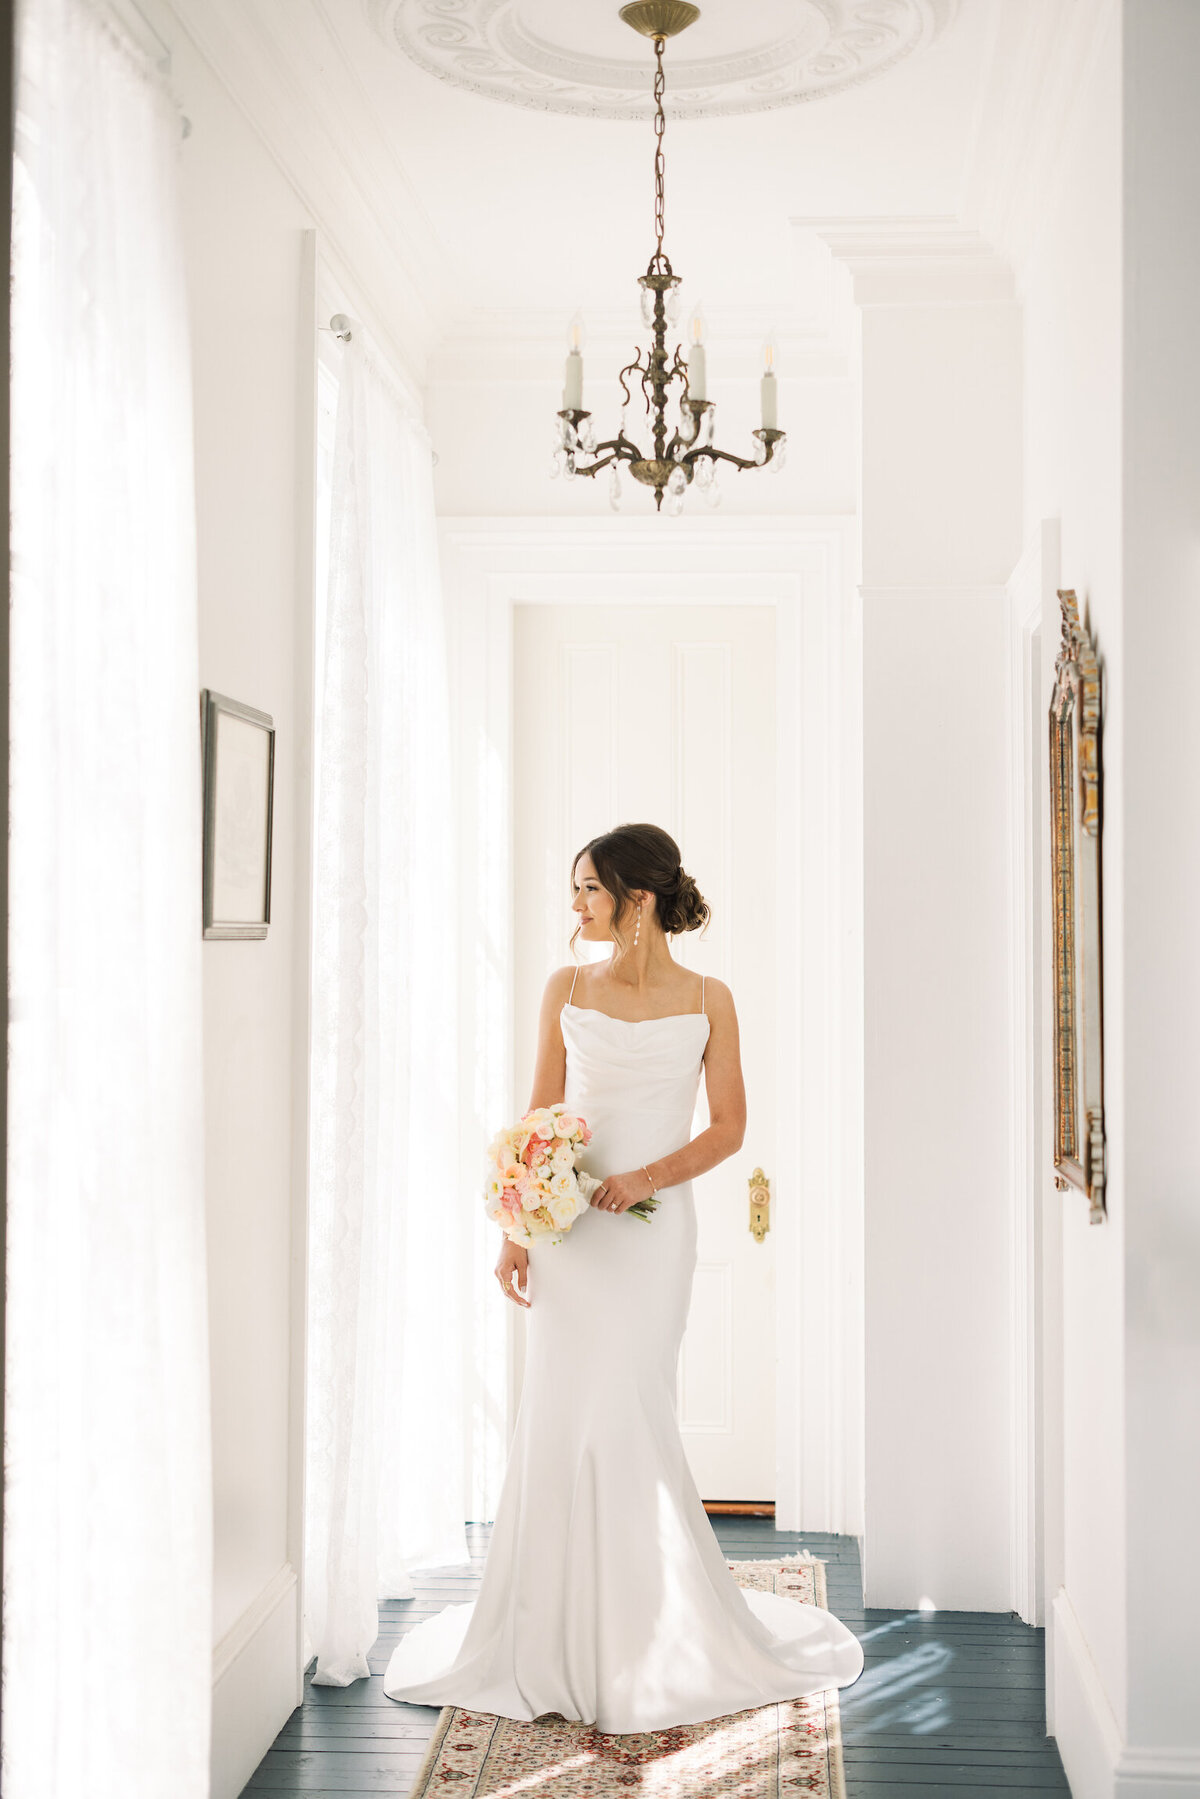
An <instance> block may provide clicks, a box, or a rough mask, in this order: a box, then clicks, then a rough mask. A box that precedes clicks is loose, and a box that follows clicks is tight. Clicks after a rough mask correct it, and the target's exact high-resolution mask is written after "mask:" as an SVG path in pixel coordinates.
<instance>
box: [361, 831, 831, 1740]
mask: <svg viewBox="0 0 1200 1799" xmlns="http://www.w3.org/2000/svg"><path fill="white" fill-rule="evenodd" d="M572 889H573V894H574V899H573V907H574V910H575V912H577V913H578V915H579V923H578V926H577V927H576V931H575V934H574V936H579V937H582V938H583V940H584V942H586V943H611V944H612V952H611V955H610V957H609V959H608V960H606V961H604V962H601V963H597V964H592V965H591V966H586V967H583V968H581V967H574V968H571V967H567V968H560V969H559V970H557V972H556V973H555V974H553V975H552V976H551V977H550V980H549V981H548V982H547V984H546V991H545V996H544V998H543V1001H542V1009H541V1019H540V1023H539V1034H538V1046H537V1066H536V1071H535V1074H534V1081H533V1092H532V1093H531V1095H530V1099H529V1105H530V1108H533V1107H534V1106H549V1105H553V1104H554V1103H555V1102H556V1101H560V1100H561V1101H564V1102H565V1104H566V1105H567V1107H568V1109H569V1110H570V1111H571V1112H572V1113H578V1114H579V1115H580V1116H581V1117H583V1118H584V1119H586V1121H587V1123H588V1124H589V1125H590V1127H591V1130H592V1137H591V1141H590V1143H589V1144H588V1147H587V1150H586V1152H585V1154H584V1157H583V1158H582V1165H583V1166H585V1167H586V1168H587V1171H588V1172H589V1173H591V1174H594V1175H596V1176H598V1177H600V1180H601V1185H600V1186H599V1187H598V1189H597V1190H596V1192H595V1193H594V1194H593V1195H592V1200H591V1207H590V1208H589V1210H587V1211H585V1212H584V1213H583V1214H582V1215H581V1216H580V1217H579V1218H578V1219H576V1221H575V1223H574V1225H573V1226H572V1227H571V1229H570V1231H569V1232H568V1233H567V1235H566V1236H565V1238H564V1239H563V1241H562V1242H561V1243H559V1244H556V1245H551V1244H546V1245H542V1244H534V1245H532V1246H531V1247H530V1248H529V1249H524V1248H521V1247H520V1246H519V1245H516V1244H513V1243H510V1242H509V1240H508V1239H507V1238H505V1240H504V1245H503V1248H502V1249H501V1251H500V1259H499V1261H498V1262H497V1264H496V1275H497V1278H498V1280H499V1282H500V1286H501V1288H502V1289H503V1291H504V1293H505V1294H506V1296H507V1297H508V1298H509V1299H510V1300H512V1301H513V1302H514V1303H515V1304H517V1305H519V1306H521V1307H523V1308H526V1309H527V1310H528V1313H529V1320H528V1335H527V1348H526V1360H525V1379H524V1388H523V1391H522V1394H521V1402H520V1406H519V1408H518V1412H517V1421H516V1430H515V1434H514V1436H513V1441H512V1447H511V1450H510V1452H509V1459H508V1466H507V1470H506V1472H505V1476H504V1483H503V1487H502V1489H501V1493H500V1498H499V1501H498V1503H497V1507H496V1518H495V1523H494V1526H493V1530H492V1537H491V1542H490V1546H489V1549H488V1555H487V1560H486V1563H485V1566H484V1570H483V1580H482V1585H481V1587H480V1591H479V1596H478V1598H477V1599H476V1600H474V1601H473V1602H471V1603H470V1604H466V1605H451V1606H447V1607H446V1608H445V1610H444V1611H441V1612H439V1613H438V1614H437V1615H436V1616H435V1617H432V1618H427V1619H425V1620H423V1621H422V1622H421V1623H419V1624H417V1625H416V1626H414V1628H413V1629H412V1630H411V1631H410V1632H409V1633H408V1635H407V1636H406V1637H404V1638H403V1639H402V1641H401V1642H400V1644H399V1646H398V1647H397V1648H396V1650H395V1652H394V1654H393V1655H392V1657H391V1660H390V1661H389V1663H388V1668H387V1672H386V1674H385V1675H384V1682H383V1687H384V1692H385V1693H386V1694H388V1696H389V1697H390V1698H392V1699H401V1700H407V1701H409V1702H411V1703H412V1704H415V1705H459V1706H463V1707H466V1708H467V1709H469V1710H472V1711H481V1712H492V1713H498V1714H500V1715H501V1716H503V1717H507V1718H525V1719H530V1718H536V1717H539V1716H541V1715H543V1714H545V1713H550V1712H558V1713H560V1714H561V1716H562V1717H563V1718H568V1719H577V1720H579V1721H581V1722H583V1723H586V1724H593V1725H595V1726H596V1727H597V1728H598V1729H599V1730H601V1731H607V1732H621V1733H624V1732H633V1731H648V1730H661V1729H666V1728H669V1727H670V1726H672V1725H676V1724H696V1723H700V1722H702V1721H703V1720H705V1719H709V1718H716V1717H721V1716H723V1715H725V1714H726V1713H728V1712H736V1711H743V1710H746V1709H747V1708H749V1707H751V1706H759V1705H767V1704H770V1703H772V1702H774V1701H776V1700H783V1699H790V1698H795V1697H798V1696H799V1695H801V1694H804V1693H812V1692H816V1691H818V1690H819V1689H821V1688H823V1687H833V1686H839V1687H840V1686H847V1685H849V1684H850V1683H851V1682H852V1681H854V1680H857V1678H858V1676H859V1674H860V1673H861V1672H862V1666H863V1654H862V1649H861V1648H860V1646H859V1643H858V1641H857V1639H856V1638H855V1637H854V1636H853V1635H852V1633H851V1632H850V1631H849V1630H848V1629H847V1628H846V1626H845V1625H844V1624H842V1623H841V1622H840V1621H839V1620H838V1619H837V1618H834V1617H833V1616H832V1615H831V1614H830V1613H829V1612H827V1611H824V1610H822V1609H821V1608H819V1607H817V1606H812V1605H802V1604H800V1603H799V1602H798V1601H797V1600H793V1599H786V1598H783V1597H782V1596H780V1595H778V1594H774V1593H760V1592H754V1591H748V1590H743V1589H742V1588H741V1587H739V1586H738V1584H737V1582H736V1581H735V1580H734V1578H733V1575H732V1574H731V1573H730V1572H729V1569H728V1567H727V1566H726V1563H725V1558H724V1555H723V1554H722V1552H721V1549H720V1546H719V1545H718V1543H717V1539H716V1537H715V1535H714V1534H713V1530H712V1527H711V1525H710V1524H709V1521H708V1517H707V1515H706V1513H705V1511H704V1508H703V1505H702V1504H701V1501H700V1497H699V1495H698V1493H697V1491H696V1487H695V1484H694V1482H693V1480H692V1476H691V1471H690V1469H689V1467H688V1464H687V1461H686V1459H685V1456H684V1450H683V1444H682V1441H681V1439H680V1435H679V1428H678V1423H677V1420H676V1413H675V1380H676V1364H677V1361H678V1357H679V1347H680V1342H681V1340H682V1337H683V1330H684V1326H685V1324H686V1322H687V1313H688V1302H689V1298H690V1293H691V1284H692V1273H693V1270H694V1268H695V1264H696V1212H695V1204H694V1200H693V1196H692V1180H693V1179H694V1177H695V1176H696V1175H700V1174H704V1173H705V1172H706V1171H707V1170H708V1169H710V1168H715V1167H716V1166H717V1164H718V1163H719V1162H723V1161H725V1159H726V1158H727V1157H728V1156H731V1155H732V1154H734V1152H735V1151H736V1150H738V1149H740V1148H741V1145H742V1137H743V1133H744V1130H745V1117H746V1101H745V1091H744V1088H743V1084H742V1071H741V1060H740V1055H739V1049H738V1027H737V1016H736V1013H735V1011H734V1005H733V996H732V994H731V993H730V991H729V988H728V987H727V986H726V985H725V983H724V982H723V981H718V980H714V979H711V978H710V979H708V980H707V981H706V980H705V979H704V977H703V976H697V975H694V974H692V973H691V972H690V971H689V970H687V969H685V968H682V967H681V966H680V965H679V963H677V962H676V961H675V960H674V958H673V957H672V955H671V950H670V944H669V941H668V940H669V938H671V937H673V936H675V935H677V934H678V933H679V932H681V931H694V930H696V929H697V928H698V927H699V926H700V925H702V924H705V923H707V921H708V918H709V916H710V913H709V908H708V906H707V905H706V903H705V902H704V900H703V899H702V898H701V896H700V893H699V891H698V890H697V887H696V883H695V882H694V881H693V879H692V878H691V876H690V875H688V874H686V873H685V872H684V870H683V868H682V867H681V865H680V859H679V849H678V846H677V845H676V843H675V841H674V839H673V838H671V837H669V836H668V835H667V833H666V832H665V831H662V830H660V829H658V827H657V826H655V825H648V824H633V825H619V826H618V827H617V828H616V829H615V830H612V831H608V832H606V833H605V834H604V835H603V836H601V837H595V838H593V839H592V841H591V842H590V843H588V844H587V845H586V846H585V847H584V848H583V849H582V850H581V851H580V852H579V854H578V855H577V856H576V858H575V862H574V865H573V868H572ZM574 936H573V937H572V945H573V944H574ZM702 1068H703V1071H704V1077H705V1084H706V1090H707V1096H708V1110H709V1115H710V1118H711V1123H710V1124H709V1126H708V1128H707V1129H706V1130H703V1131H701V1132H700V1133H699V1135H698V1136H696V1137H693V1138H691V1140H690V1141H689V1140H688V1137H689V1131H690V1129H691V1123H692V1116H693V1110H694V1106H695V1101H696V1093H697V1088H698V1085H699V1080H700V1073H701V1069H702ZM651 1193H653V1194H656V1195H657V1197H658V1202H659V1203H658V1209H657V1210H656V1211H655V1212H654V1214H653V1216H652V1217H651V1219H650V1220H649V1222H646V1221H645V1220H643V1219H640V1218H638V1217H636V1216H635V1217H629V1218H627V1217H625V1216H624V1213H625V1212H626V1211H627V1210H628V1208H629V1207H630V1206H631V1205H634V1204H636V1203H637V1201H638V1200H642V1199H645V1198H647V1197H648V1196H649V1195H650V1194H651Z"/></svg>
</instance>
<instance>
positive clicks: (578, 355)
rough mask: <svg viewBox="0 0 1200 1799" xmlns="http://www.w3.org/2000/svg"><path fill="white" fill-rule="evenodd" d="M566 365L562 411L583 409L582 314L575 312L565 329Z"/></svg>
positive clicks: (579, 410) (580, 410)
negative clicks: (566, 344)
mask: <svg viewBox="0 0 1200 1799" xmlns="http://www.w3.org/2000/svg"><path fill="white" fill-rule="evenodd" d="M567 343H568V346H569V347H568V350H567V367H566V374H565V378H564V381H563V411H564V412H582V410H583V316H582V314H581V313H578V312H577V313H576V314H575V317H574V318H573V319H572V320H571V323H570V327H569V329H568V331H567Z"/></svg>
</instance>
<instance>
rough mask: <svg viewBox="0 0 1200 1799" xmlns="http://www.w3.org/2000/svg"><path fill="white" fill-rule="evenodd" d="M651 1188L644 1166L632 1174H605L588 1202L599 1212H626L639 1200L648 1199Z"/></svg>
mask: <svg viewBox="0 0 1200 1799" xmlns="http://www.w3.org/2000/svg"><path fill="white" fill-rule="evenodd" d="M652 1192H653V1188H652V1186H651V1182H650V1176H649V1175H648V1174H647V1173H646V1171H645V1169H644V1168H639V1169H637V1170H635V1172H634V1173H633V1174H607V1175H605V1177H604V1179H603V1180H602V1181H601V1183H600V1185H599V1186H598V1187H597V1188H596V1191H595V1192H594V1193H593V1194H592V1197H591V1199H589V1201H588V1204H589V1205H590V1206H595V1207H596V1209H597V1210H598V1211H600V1212H627V1211H628V1210H629V1208H630V1206H636V1205H637V1203H638V1201H639V1200H642V1199H649V1198H650V1195H651V1193H652Z"/></svg>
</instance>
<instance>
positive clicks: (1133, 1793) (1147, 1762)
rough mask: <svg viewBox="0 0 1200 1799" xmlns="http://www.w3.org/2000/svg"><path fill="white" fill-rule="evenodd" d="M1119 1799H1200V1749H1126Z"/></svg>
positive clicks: (1120, 1762)
mask: <svg viewBox="0 0 1200 1799" xmlns="http://www.w3.org/2000/svg"><path fill="white" fill-rule="evenodd" d="M1116 1774H1117V1779H1116V1786H1115V1789H1114V1790H1115V1793H1116V1799H1200V1748H1196V1749H1123V1750H1122V1751H1121V1755H1120V1758H1119V1760H1118V1762H1117V1769H1116Z"/></svg>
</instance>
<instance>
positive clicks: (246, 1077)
mask: <svg viewBox="0 0 1200 1799" xmlns="http://www.w3.org/2000/svg"><path fill="white" fill-rule="evenodd" d="M154 18H155V22H156V24H157V28H158V29H159V31H160V33H161V35H162V36H163V38H164V39H165V40H166V41H167V43H168V44H169V46H170V49H171V53H172V84H173V87H174V90H175V92H176V94H177V96H178V98H179V101H180V104H181V106H182V107H183V110H184V112H185V113H186V115H187V117H188V119H189V121H190V125H191V131H190V135H189V136H188V137H187V138H186V140H185V142H184V144H183V147H182V151H181V158H182V161H181V171H182V192H183V207H184V229H185V237H186V248H187V259H188V283H189V298H190V306H191V328H192V343H193V364H194V371H195V415H196V490H197V495H196V497H197V513H198V527H199V573H200V676H201V681H202V682H203V684H204V685H205V686H209V687H212V688H215V689H216V690H217V691H218V692H221V693H224V694H228V695H231V696H232V697H233V698H235V699H238V700H243V701H246V702H248V703H249V704H251V705H253V706H257V707H260V708H261V709H262V710H264V711H266V712H269V713H270V714H271V716H272V718H273V719H274V722H275V729H276V739H275V797H274V852H273V868H272V907H271V910H272V917H271V925H270V930H269V934H268V936H267V939H266V941H265V942H248V943H226V942H209V943H206V944H205V945H204V1004H205V1013H204V1035H205V1117H206V1138H205V1157H206V1190H207V1196H208V1276H209V1289H210V1328H211V1342H212V1396H213V1454H214V1483H215V1491H214V1531H215V1536H214V1615H213V1643H214V1700H213V1705H214V1717H213V1792H214V1794H215V1795H216V1796H217V1799H226V1796H227V1795H233V1794H236V1793H237V1792H239V1791H240V1790H241V1787H242V1786H243V1784H244V1783H245V1781H246V1780H247V1779H248V1777H249V1775H250V1774H251V1772H252V1771H253V1768H254V1766H255V1765H256V1763H257V1761H258V1760H259V1758H260V1757H261V1755H262V1754H263V1752H264V1751H265V1749H266V1748H267V1747H268V1746H269V1743H270V1741H271V1739H272V1737H273V1736H274V1734H275V1733H276V1731H277V1730H278V1729H279V1726H280V1725H281V1724H282V1723H283V1721H284V1719H285V1718H286V1717H287V1716H288V1714H289V1713H290V1711H291V1710H292V1708H293V1707H294V1706H295V1705H296V1704H297V1703H298V1700H299V1697H300V1636H299V1588H298V1584H297V1570H298V1568H299V1565H300V1563H299V1543H300V1537H299V1530H300V1520H299V1514H298V1503H297V1502H298V1498H299V1492H298V1485H297V1481H296V1460H295V1458H296V1456H297V1453H298V1448H299V1444H298V1436H297V1429H296V1426H297V1422H298V1420H297V1417H296V1415H295V1410H294V1407H295V1403H296V1400H297V1398H298V1391H297V1385H296V1381H295V1372H296V1369H297V1366H298V1360H299V1351H300V1344H301V1331H302V1315H301V1306H302V1288H301V1287H300V1284H299V1282H298V1280H297V1268H296V1264H297V1261H298V1259H299V1255H300V1251H301V1247H302V1243H303V1218H304V1212H303V1200H304V1187H303V1176H304V1163H303V1159H302V1157H303V1120H304V1110H303V1107H304V1081H303V1062H304V1051H305V1048H306V1043H307V1018H306V1010H305V1005H304V998H303V995H304V985H303V979H302V978H299V979H298V977H301V976H302V973H303V970H304V968H305V964H306V956H307V949H306V945H307V886H308V872H307V854H308V850H307V812H308V804H309V800H308V756H309V711H308V700H307V680H308V666H309V662H308V659H309V644H308V637H307V620H308V617H309V609H310V589H309V587H308V585H307V584H308V581H309V578H310V576H309V567H308V547H307V546H308V544H309V541H310V539H311V515H310V512H309V506H310V504H311V501H310V499H309V498H308V497H307V495H306V493H305V490H304V482H303V473H304V463H305V458H306V456H307V455H308V454H309V449H308V448H306V446H310V444H311V430H310V422H309V413H310V408H311V395H310V389H309V371H310V370H311V366H312V358H313V338H312V319H311V315H310V309H309V308H308V302H306V299H305V293H306V291H311V246H310V245H306V241H305V237H304V233H305V230H306V228H307V227H308V226H309V225H310V224H311V220H310V219H309V217H308V216H307V214H306V213H305V210H304V208H303V206H302V205H301V204H300V202H299V201H298V199H297V197H296V195H295V194H294V192H293V191H292V189H291V188H290V187H289V185H288V183H287V182H286V181H285V180H284V178H283V176H282V175H281V174H280V172H279V170H278V169H277V167H276V166H275V164H274V163H273V162H272V160H271V158H270V157H269V156H268V154H267V152H266V151H265V150H264V148H263V146H262V144H261V142H260V140H259V139H258V138H257V137H256V135H255V134H254V132H253V131H252V130H251V129H250V127H249V126H248V124H247V123H246V121H245V119H244V118H243V116H242V114H241V113H240V112H239V111H238V110H237V109H236V108H235V106H234V105H233V103H232V101H231V100H230V99H229V97H228V95H227V93H226V92H225V90H224V88H223V87H222V86H221V84H220V83H219V82H218V81H217V79H216V77H215V76H214V75H213V74H212V72H211V70H210V69H209V67H208V65H207V64H206V63H205V62H204V61H203V60H202V59H201V58H200V56H199V55H198V54H197V53H196V51H195V50H194V48H193V47H192V45H191V44H190V42H189V40H188V38H187V37H186V35H185V34H184V32H183V31H182V29H181V28H180V26H179V24H178V23H177V21H176V20H175V19H174V17H173V16H172V15H171V14H170V13H169V12H168V11H167V10H166V9H165V7H161V6H160V7H156V9H155V12H154ZM180 803H181V804H192V803H194V796H193V795H192V794H188V795H181V796H180Z"/></svg>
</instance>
